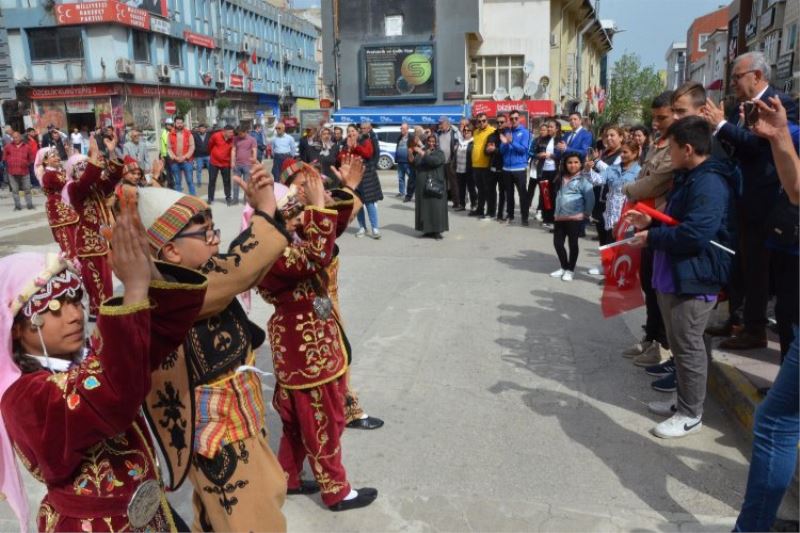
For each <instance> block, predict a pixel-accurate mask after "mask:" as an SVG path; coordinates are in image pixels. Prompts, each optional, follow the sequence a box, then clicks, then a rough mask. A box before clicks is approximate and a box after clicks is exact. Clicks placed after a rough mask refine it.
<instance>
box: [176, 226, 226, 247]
mask: <svg viewBox="0 0 800 533" xmlns="http://www.w3.org/2000/svg"><path fill="white" fill-rule="evenodd" d="M221 234H222V230H220V229H217V228H215V227H214V226H212V227H210V228H205V229H201V230H197V231H188V232H185V233H178V234H177V235H176V236H175V238H176V239H182V238H184V237H187V238H195V239H196V238H198V237H201V238H203V239H205V241H206V244H214V242H216V241H219V238H220V235H221Z"/></svg>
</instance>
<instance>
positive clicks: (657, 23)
mask: <svg viewBox="0 0 800 533" xmlns="http://www.w3.org/2000/svg"><path fill="white" fill-rule="evenodd" d="M293 1H294V6H295V7H297V8H302V7H310V6H314V5H316V6H319V5H320V0H293ZM593 1H594V0H593ZM729 3H730V2H729V1H725V0H600V18H602V19H612V20H614V22H616V23H617V26H618V27H619V28H620V29H622V30H625V31H623V32H621V33H618V34H617V35H615V36H614V49H613V50H612V51H611V54H610V56H609V59H610V61H609V65H613V64H614V62H615V61H616V60H617V59H619V57H620V56H621V55H622V54H624V53H625V52H634V53H636V54H638V55H639V57H640V58H641V60H642V64H643V65H654V66H655V67H656V70H662V69H665V68H666V67H667V64H666V61H665V60H664V56H665V54H666V53H667V47H668V46H669V45H670V44H672V41H685V40H686V30H688V29H689V24H691V23H692V21H693V20H694V19H696V18H697V17H699V16H701V15H705V14H706V13H710V12H711V11H714V10H715V9H717V8H718V7H719V6H720V5H728V4H729ZM486 15H487V16H491V15H490V13H488V12H487V13H486Z"/></svg>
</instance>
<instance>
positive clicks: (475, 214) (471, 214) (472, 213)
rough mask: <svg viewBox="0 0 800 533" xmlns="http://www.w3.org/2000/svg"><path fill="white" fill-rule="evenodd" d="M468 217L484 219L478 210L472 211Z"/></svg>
mask: <svg viewBox="0 0 800 533" xmlns="http://www.w3.org/2000/svg"><path fill="white" fill-rule="evenodd" d="M467 216H468V217H482V216H483V213H481V212H480V211H478V210H473V211H470V212H469V213H467Z"/></svg>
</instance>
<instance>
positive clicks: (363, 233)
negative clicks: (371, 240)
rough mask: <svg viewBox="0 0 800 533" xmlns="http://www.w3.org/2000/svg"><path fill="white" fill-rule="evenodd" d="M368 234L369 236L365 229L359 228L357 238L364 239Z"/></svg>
mask: <svg viewBox="0 0 800 533" xmlns="http://www.w3.org/2000/svg"><path fill="white" fill-rule="evenodd" d="M366 234H367V230H365V229H364V228H359V229H358V231H357V232H356V238H357V239H360V238H361V237H363V236H364V235H366Z"/></svg>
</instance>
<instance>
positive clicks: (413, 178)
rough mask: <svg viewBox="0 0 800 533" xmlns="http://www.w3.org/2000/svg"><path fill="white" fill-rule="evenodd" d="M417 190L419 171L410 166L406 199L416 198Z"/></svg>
mask: <svg viewBox="0 0 800 533" xmlns="http://www.w3.org/2000/svg"><path fill="white" fill-rule="evenodd" d="M416 188H417V171H416V170H414V167H412V166H411V165H410V164H409V165H408V187H406V198H408V199H409V200H411V199H412V198H414V191H415V190H416Z"/></svg>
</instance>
